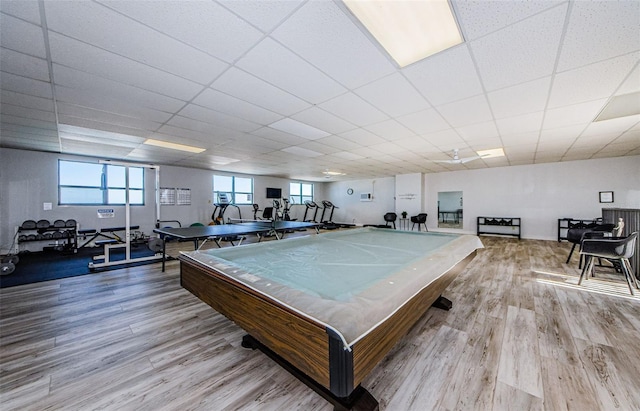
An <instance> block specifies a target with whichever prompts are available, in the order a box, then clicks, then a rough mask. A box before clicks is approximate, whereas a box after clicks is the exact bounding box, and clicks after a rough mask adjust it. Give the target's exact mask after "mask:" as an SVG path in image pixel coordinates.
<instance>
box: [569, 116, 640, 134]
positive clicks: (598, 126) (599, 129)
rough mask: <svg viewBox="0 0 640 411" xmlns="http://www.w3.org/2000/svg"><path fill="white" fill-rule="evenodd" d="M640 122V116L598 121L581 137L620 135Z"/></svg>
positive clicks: (589, 126) (588, 127)
mask: <svg viewBox="0 0 640 411" xmlns="http://www.w3.org/2000/svg"><path fill="white" fill-rule="evenodd" d="M639 122H640V115H635V116H627V117H621V118H614V119H611V120H606V121H596V122H594V123H591V124H589V125H588V126H587V128H586V129H585V130H584V131H583V132H582V134H581V135H580V136H581V137H591V136H598V135H605V134H617V135H620V134H622V133H624V132H626V131H627V130H630V129H631V128H632V127H633V126H635V125H636V124H638V123H639Z"/></svg>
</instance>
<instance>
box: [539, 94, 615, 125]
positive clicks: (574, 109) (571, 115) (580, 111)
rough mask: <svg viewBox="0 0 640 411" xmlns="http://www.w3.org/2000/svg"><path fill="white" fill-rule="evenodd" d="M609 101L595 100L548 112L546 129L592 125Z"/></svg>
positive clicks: (545, 117)
mask: <svg viewBox="0 0 640 411" xmlns="http://www.w3.org/2000/svg"><path fill="white" fill-rule="evenodd" d="M606 103H607V100H606V99H605V100H595V101H589V102H586V103H580V104H573V105H570V106H565V107H560V108H555V109H551V110H547V111H546V113H545V116H544V123H543V125H542V127H543V128H544V129H553V128H558V127H566V126H573V125H579V124H583V125H585V126H586V125H587V124H588V123H591V122H592V121H593V120H594V119H595V118H596V116H597V115H598V113H599V112H600V111H601V110H602V108H603V107H604V105H605V104H606Z"/></svg>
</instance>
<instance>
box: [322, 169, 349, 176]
mask: <svg viewBox="0 0 640 411" xmlns="http://www.w3.org/2000/svg"><path fill="white" fill-rule="evenodd" d="M322 174H324V175H326V176H329V177H332V176H344V175H345V173H341V172H339V171H329V170H327V171H323V172H322Z"/></svg>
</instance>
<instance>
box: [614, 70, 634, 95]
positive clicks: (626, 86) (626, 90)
mask: <svg viewBox="0 0 640 411" xmlns="http://www.w3.org/2000/svg"><path fill="white" fill-rule="evenodd" d="M638 91H640V65H637V66H636V67H635V68H634V69H633V71H631V73H630V74H629V76H628V77H627V79H626V80H625V82H624V83H623V84H622V85H621V86H620V88H619V89H618V90H617V91H616V95H621V94H630V93H635V92H638Z"/></svg>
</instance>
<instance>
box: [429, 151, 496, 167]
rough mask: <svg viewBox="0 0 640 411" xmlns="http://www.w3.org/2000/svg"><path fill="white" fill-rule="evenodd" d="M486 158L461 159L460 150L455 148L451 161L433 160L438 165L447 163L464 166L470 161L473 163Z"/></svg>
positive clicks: (476, 156)
mask: <svg viewBox="0 0 640 411" xmlns="http://www.w3.org/2000/svg"><path fill="white" fill-rule="evenodd" d="M482 157H485V156H479V155H475V156H473V157H464V158H460V156H459V155H458V149H457V148H454V149H453V158H452V159H450V160H433V161H434V162H436V163H447V164H464V163H468V162H469V161H473V160H477V159H479V158H482Z"/></svg>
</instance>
